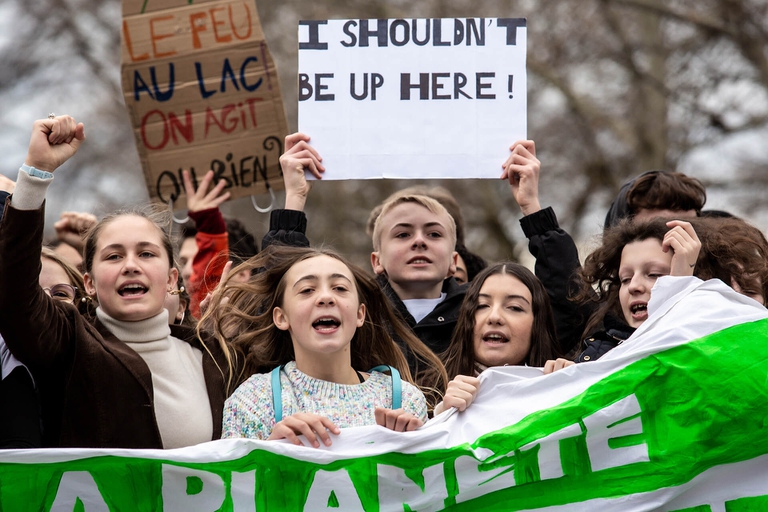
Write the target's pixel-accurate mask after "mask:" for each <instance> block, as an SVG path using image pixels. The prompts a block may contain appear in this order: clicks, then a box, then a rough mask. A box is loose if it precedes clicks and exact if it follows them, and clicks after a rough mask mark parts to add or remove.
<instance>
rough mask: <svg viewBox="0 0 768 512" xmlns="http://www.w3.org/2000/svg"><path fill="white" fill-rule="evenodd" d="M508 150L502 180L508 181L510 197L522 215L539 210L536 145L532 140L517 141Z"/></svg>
mask: <svg viewBox="0 0 768 512" xmlns="http://www.w3.org/2000/svg"><path fill="white" fill-rule="evenodd" d="M509 149H511V150H512V154H511V155H509V158H507V161H506V162H504V163H503V164H502V166H501V167H502V168H503V169H504V172H502V173H501V179H502V180H509V188H510V189H511V190H512V196H513V197H514V198H515V201H517V204H518V205H519V206H520V210H521V211H522V212H523V215H530V214H531V213H535V212H537V211H539V210H541V205H540V204H539V171H540V169H541V162H540V161H539V159H538V158H536V144H535V143H534V142H533V141H532V140H522V141H517V142H515V143H514V144H512V145H511V146H510V147H509Z"/></svg>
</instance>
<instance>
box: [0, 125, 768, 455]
mask: <svg viewBox="0 0 768 512" xmlns="http://www.w3.org/2000/svg"><path fill="white" fill-rule="evenodd" d="M83 143H86V138H85V127H84V125H83V123H78V122H77V121H76V120H75V119H73V118H72V117H69V116H66V115H61V116H54V115H51V116H49V117H48V118H45V119H41V120H38V121H36V122H35V123H34V126H33V129H32V134H31V139H30V144H29V149H28V153H27V157H26V160H25V162H24V163H23V165H22V166H21V168H20V169H19V172H18V178H17V180H16V182H15V183H14V182H12V181H10V180H6V181H5V182H4V189H5V191H4V193H3V195H4V199H5V209H4V212H3V217H2V223H1V224H0V263H1V264H2V270H1V271H0V279H2V286H1V287H0V290H2V295H0V296H1V297H2V307H0V334H2V338H3V344H2V361H3V366H2V370H3V373H2V375H3V380H2V394H1V395H0V396H2V400H3V411H4V415H3V419H2V424H1V425H0V441H1V443H2V446H3V447H4V448H35V447H48V448H60V447H61V448H63V447H99V448H178V447H184V446H191V445H195V444H198V443H202V442H206V441H210V440H215V439H219V438H222V437H223V438H253V439H268V440H276V439H287V440H289V441H290V442H292V443H294V444H302V442H303V441H302V438H301V437H300V436H304V437H303V440H304V442H306V443H309V444H310V445H312V446H315V447H317V446H319V445H320V444H321V443H322V444H325V445H330V444H331V443H332V442H333V439H334V437H335V436H336V435H338V434H339V432H340V429H342V428H345V427H354V426H362V425H373V424H377V425H381V426H384V427H386V428H388V429H392V430H395V431H410V430H414V429H417V428H419V427H420V426H421V425H422V424H423V423H424V422H426V421H427V420H428V418H430V417H431V416H433V415H439V414H441V413H442V412H443V411H446V410H447V409H450V408H456V409H458V410H459V411H464V410H465V409H467V408H468V407H471V404H472V402H473V399H474V397H475V396H476V394H477V392H478V389H479V382H480V381H479V380H478V375H479V374H481V373H482V372H483V371H484V370H485V369H487V368H489V367H494V366H508V365H524V366H532V367H542V368H543V373H544V374H548V373H552V372H556V371H558V370H561V369H563V368H566V367H569V366H571V365H573V364H575V363H578V364H590V362H592V361H595V360H597V359H598V358H600V357H601V356H603V355H604V354H606V353H607V352H608V351H610V350H612V349H614V348H615V347H617V346H619V345H621V344H623V343H624V342H629V343H631V336H632V333H633V332H634V331H635V330H636V329H637V328H638V327H639V326H640V325H642V324H643V323H644V322H645V321H646V320H647V319H648V316H649V313H648V302H649V301H650V297H651V293H652V289H653V286H654V283H655V282H656V280H657V279H658V278H660V277H662V276H696V277H698V278H700V279H702V280H707V279H720V280H722V281H723V282H724V283H725V284H727V285H728V286H730V287H732V288H733V289H734V290H736V291H738V292H740V293H741V294H743V295H746V296H748V297H750V298H751V299H753V300H755V301H757V302H758V303H760V304H761V305H763V306H765V297H766V296H768V242H767V241H766V239H765V236H764V235H763V234H762V233H761V232H760V230H759V229H757V228H755V227H754V226H752V225H750V224H749V223H748V222H746V221H744V220H742V219H740V218H737V217H735V216H733V215H730V214H728V213H727V212H720V211H708V210H706V209H705V208H704V206H705V201H706V191H705V189H704V187H703V186H702V184H701V183H700V182H699V181H698V180H696V179H694V178H690V177H688V176H685V175H683V174H681V173H677V172H667V171H650V172H647V173H645V174H643V175H641V176H638V177H637V178H635V179H633V180H631V181H630V182H628V183H627V184H625V186H624V187H622V189H621V190H620V192H619V195H618V196H617V197H616V199H615V200H614V202H613V204H612V206H611V208H610V211H609V212H608V214H607V216H606V220H605V230H604V232H603V235H602V243H601V245H600V246H599V247H598V248H597V249H595V250H594V251H593V252H592V253H591V254H589V255H587V256H586V258H585V260H584V261H585V263H584V265H581V264H580V260H579V255H578V252H577V249H576V246H575V244H574V241H573V240H572V238H571V237H570V236H569V234H568V233H566V232H565V231H564V230H563V229H561V228H560V227H559V225H558V221H557V217H556V215H555V212H554V211H553V210H552V208H542V207H541V205H540V203H539V190H538V182H539V173H540V170H541V166H542V165H541V162H540V161H539V160H538V159H537V157H536V147H535V144H534V142H533V141H530V140H526V141H518V142H515V143H514V144H512V145H511V146H510V148H509V157H508V158H507V160H506V161H505V162H499V164H500V171H501V172H500V176H501V179H503V180H506V181H508V183H509V189H510V200H513V201H516V202H517V204H518V205H519V206H520V208H521V210H522V212H523V214H524V217H523V218H522V219H521V221H520V223H521V227H522V230H523V232H524V233H525V236H526V237H527V238H528V240H529V249H530V252H531V254H532V255H533V256H534V257H535V259H536V262H535V269H534V272H531V271H530V270H528V269H527V268H526V267H524V266H522V265H520V264H518V263H516V262H512V261H507V262H499V263H493V262H492V263H488V262H485V261H484V260H483V259H482V258H480V257H478V256H476V255H475V254H473V253H472V252H471V251H470V249H468V248H467V247H466V246H465V245H464V233H465V232H466V229H467V227H466V226H464V225H462V218H461V213H460V209H459V206H458V204H457V201H456V200H455V199H454V198H453V197H451V196H450V194H448V193H446V191H445V190H443V189H440V188H434V189H431V188H425V187H415V188H409V189H405V190H402V191H400V192H397V193H395V194H393V195H392V196H391V197H389V198H387V199H386V200H385V201H384V202H383V203H382V204H381V205H379V206H378V207H376V208H375V209H374V211H373V212H372V214H371V217H370V220H369V228H370V229H369V235H370V237H371V241H372V249H373V251H372V253H371V266H372V270H373V272H372V273H371V272H370V271H368V270H365V269H361V268H359V267H357V266H356V265H353V264H351V263H350V262H349V261H347V259H345V257H344V256H343V255H341V254H339V253H336V252H334V251H332V250H330V249H328V248H325V247H320V246H317V247H313V246H312V244H311V243H310V240H308V239H307V237H306V234H305V233H306V228H307V223H308V219H307V217H306V216H305V214H304V212H303V209H304V205H305V203H306V201H307V198H308V195H309V191H310V184H309V182H308V181H307V177H306V176H307V175H308V174H311V175H313V176H314V177H315V178H316V179H318V180H320V179H322V177H323V173H324V172H325V167H324V165H323V160H322V157H321V155H320V154H319V152H318V151H317V150H316V149H315V148H313V147H312V145H311V144H310V137H309V135H306V134H303V133H294V134H292V135H289V136H287V137H286V139H285V151H284V154H283V155H282V157H281V158H280V165H281V167H282V173H283V179H284V182H285V189H286V199H285V208H284V209H278V210H274V211H273V212H272V213H271V223H270V231H269V232H268V233H267V234H266V236H265V237H264V239H263V241H262V243H261V247H260V248H259V247H258V246H257V244H256V243H255V242H254V240H253V236H252V235H250V234H249V233H247V232H246V231H245V230H244V229H243V228H242V226H241V225H239V223H238V222H237V221H236V220H234V219H226V218H225V217H224V216H223V215H222V213H221V212H220V210H219V205H220V204H221V203H223V202H224V201H225V200H227V199H228V197H229V194H228V192H225V188H224V187H225V183H224V181H221V182H219V183H217V184H214V183H212V181H213V173H212V172H209V173H208V174H207V175H205V177H204V178H203V179H202V180H201V181H200V183H199V185H198V186H197V187H195V184H194V183H193V181H192V180H191V179H190V177H189V174H188V173H185V174H184V177H185V180H184V185H185V190H186V194H187V206H188V210H189V217H190V219H191V220H190V221H189V223H188V225H186V226H185V227H184V230H183V231H182V234H181V236H180V237H175V236H174V235H173V234H172V233H171V232H170V228H171V227H172V225H173V223H172V222H171V221H170V215H171V212H169V211H168V209H167V208H166V207H163V206H157V205H151V204H149V205H140V206H137V207H135V208H132V209H129V210H122V211H117V212H113V213H111V214H109V215H107V216H105V217H104V218H102V219H100V220H98V219H96V217H94V216H93V215H90V214H88V213H72V212H66V213H62V215H61V219H60V220H59V221H58V222H57V223H56V231H57V234H58V239H59V240H58V241H57V244H56V246H55V247H53V248H51V247H48V246H46V245H44V243H43V218H44V210H45V196H46V190H47V188H48V186H49V185H50V183H51V181H52V180H53V179H54V174H55V175H56V176H57V177H58V176H59V174H63V176H61V178H59V179H66V170H65V171H63V172H62V171H57V169H58V168H59V167H60V166H61V165H62V164H64V163H65V162H66V161H67V160H69V159H70V158H72V157H74V156H75V154H76V153H77V151H78V149H79V147H80V146H81V144H83ZM361 235H362V234H361Z"/></svg>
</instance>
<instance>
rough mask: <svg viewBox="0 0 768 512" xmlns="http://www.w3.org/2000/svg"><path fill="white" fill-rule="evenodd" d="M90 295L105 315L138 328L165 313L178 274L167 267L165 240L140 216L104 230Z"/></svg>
mask: <svg viewBox="0 0 768 512" xmlns="http://www.w3.org/2000/svg"><path fill="white" fill-rule="evenodd" d="M84 278H85V289H86V292H87V293H88V294H89V295H95V296H96V298H97V299H98V301H99V307H101V308H102V309H103V310H104V312H105V313H107V314H108V315H109V316H111V317H112V318H114V319H116V320H122V321H127V322H133V321H138V320H145V319H147V318H151V317H153V316H155V315H157V314H158V313H160V311H162V309H163V301H164V300H165V297H166V294H167V292H168V290H170V289H172V288H171V287H172V286H173V285H174V283H176V281H177V278H178V271H177V270H176V269H175V268H171V266H170V265H169V263H168V254H167V253H166V250H165V247H164V245H163V239H162V236H161V234H160V231H159V230H158V228H157V226H155V225H154V224H153V223H152V222H150V221H149V220H148V219H145V218H143V217H139V216H136V215H124V216H121V217H118V218H116V219H115V220H113V221H112V222H110V223H109V224H107V225H106V226H104V228H103V229H102V230H101V233H100V234H99V238H98V240H97V242H96V252H95V254H94V258H93V264H92V269H91V272H88V273H86V274H85V276H84Z"/></svg>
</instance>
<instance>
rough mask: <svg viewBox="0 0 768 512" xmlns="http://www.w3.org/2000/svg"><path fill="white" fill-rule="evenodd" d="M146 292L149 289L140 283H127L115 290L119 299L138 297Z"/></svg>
mask: <svg viewBox="0 0 768 512" xmlns="http://www.w3.org/2000/svg"><path fill="white" fill-rule="evenodd" d="M148 291H149V288H147V287H146V286H144V285H143V284H141V283H127V284H124V285H123V286H121V287H120V288H119V289H118V290H117V294H118V295H120V296H121V297H140V296H142V295H144V294H146V293H147V292H148Z"/></svg>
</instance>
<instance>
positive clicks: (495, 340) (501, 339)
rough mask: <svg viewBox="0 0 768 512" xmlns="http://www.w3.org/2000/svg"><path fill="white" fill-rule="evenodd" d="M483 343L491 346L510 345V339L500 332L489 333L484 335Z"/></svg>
mask: <svg viewBox="0 0 768 512" xmlns="http://www.w3.org/2000/svg"><path fill="white" fill-rule="evenodd" d="M483 342H484V343H487V344H489V345H501V344H504V343H509V338H508V337H507V336H506V335H505V334H503V333H501V332H499V331H489V332H486V333H484V334H483Z"/></svg>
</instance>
